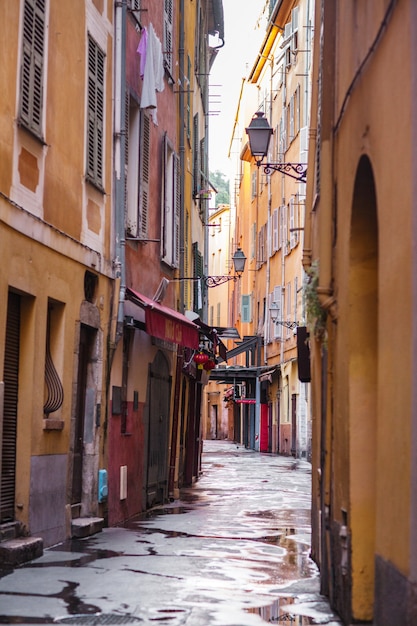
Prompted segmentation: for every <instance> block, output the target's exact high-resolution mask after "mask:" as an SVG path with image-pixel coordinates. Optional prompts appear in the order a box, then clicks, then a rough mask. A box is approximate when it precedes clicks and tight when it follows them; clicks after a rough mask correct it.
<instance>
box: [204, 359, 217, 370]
mask: <svg viewBox="0 0 417 626" xmlns="http://www.w3.org/2000/svg"><path fill="white" fill-rule="evenodd" d="M203 367H204V369H205V370H207V371H211V370H214V368H215V367H216V362H215V361H214V360H213V359H209V360H208V361H206V362H205V363H204V365H203Z"/></svg>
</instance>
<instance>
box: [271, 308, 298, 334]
mask: <svg viewBox="0 0 417 626" xmlns="http://www.w3.org/2000/svg"><path fill="white" fill-rule="evenodd" d="M279 310H280V309H279V307H278V305H277V303H276V302H272V303H271V306H270V307H269V315H270V316H271V321H272V323H273V324H280V325H281V326H285V327H286V328H292V329H294V328H297V326H298V322H289V321H286V320H279V319H278V313H279Z"/></svg>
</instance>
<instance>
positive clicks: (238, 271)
mask: <svg viewBox="0 0 417 626" xmlns="http://www.w3.org/2000/svg"><path fill="white" fill-rule="evenodd" d="M232 261H233V269H234V274H227V275H225V276H193V277H188V276H182V277H180V278H171V281H173V280H204V282H205V284H206V285H207V287H217V285H222V284H223V283H226V282H228V281H229V280H234V281H236V280H238V279H239V278H240V277H241V276H242V274H243V271H244V269H245V263H246V257H245V253H244V252H243V250H242V248H237V250H236V252H235V253H234V255H233V256H232Z"/></svg>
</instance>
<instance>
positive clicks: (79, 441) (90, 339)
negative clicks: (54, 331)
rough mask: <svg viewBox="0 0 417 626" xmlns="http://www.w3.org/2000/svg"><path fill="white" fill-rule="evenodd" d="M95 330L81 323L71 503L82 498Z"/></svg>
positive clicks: (78, 502)
mask: <svg viewBox="0 0 417 626" xmlns="http://www.w3.org/2000/svg"><path fill="white" fill-rule="evenodd" d="M96 333H97V331H96V330H95V329H94V328H90V327H89V326H84V325H83V324H81V327H80V345H79V351H78V377H77V402H76V412H75V426H74V429H75V430H74V452H73V466H72V495H71V504H80V503H81V499H82V481H83V454H84V422H85V401H86V391H87V377H88V367H89V364H90V362H91V356H92V351H93V347H94V342H95V338H96Z"/></svg>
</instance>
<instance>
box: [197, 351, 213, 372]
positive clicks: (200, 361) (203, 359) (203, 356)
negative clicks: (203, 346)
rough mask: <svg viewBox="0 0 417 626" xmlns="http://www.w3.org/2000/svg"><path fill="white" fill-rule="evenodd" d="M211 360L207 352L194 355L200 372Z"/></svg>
mask: <svg viewBox="0 0 417 626" xmlns="http://www.w3.org/2000/svg"><path fill="white" fill-rule="evenodd" d="M208 360H209V355H208V354H207V353H206V352H202V351H200V352H196V353H195V355H194V362H195V363H197V367H198V369H199V370H202V369H203V365H204V363H207V361H208Z"/></svg>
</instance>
